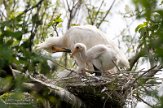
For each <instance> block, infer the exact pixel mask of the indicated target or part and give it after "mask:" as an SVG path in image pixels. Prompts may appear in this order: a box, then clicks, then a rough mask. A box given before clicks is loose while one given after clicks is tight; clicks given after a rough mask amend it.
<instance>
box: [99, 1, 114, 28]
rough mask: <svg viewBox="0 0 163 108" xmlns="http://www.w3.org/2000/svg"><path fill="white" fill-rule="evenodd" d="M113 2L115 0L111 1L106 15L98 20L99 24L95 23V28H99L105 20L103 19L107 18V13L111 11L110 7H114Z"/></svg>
mask: <svg viewBox="0 0 163 108" xmlns="http://www.w3.org/2000/svg"><path fill="white" fill-rule="evenodd" d="M115 1H116V0H113V2H112V4H111V6H110V7H109V9H108V10H107V12H106V14H105V16H104V17H103V18H102V19H101V20H100V22H99V23H97V24H96V26H97V28H99V27H100V25H101V24H102V23H103V21H104V20H105V18H106V17H107V16H108V14H109V12H110V11H111V9H112V7H113V5H114V3H115Z"/></svg>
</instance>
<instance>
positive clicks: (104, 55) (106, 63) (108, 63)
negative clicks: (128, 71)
mask: <svg viewBox="0 0 163 108" xmlns="http://www.w3.org/2000/svg"><path fill="white" fill-rule="evenodd" d="M76 54H78V55H80V59H81V60H82V62H83V63H82V64H80V65H79V69H80V71H81V72H84V70H85V68H86V64H87V63H91V64H92V65H94V66H95V67H96V68H97V69H98V70H100V72H102V73H105V72H106V71H107V70H110V69H113V68H114V67H115V66H116V65H117V66H120V67H122V68H123V67H128V62H126V61H122V60H123V59H120V57H119V54H117V52H116V50H115V49H113V48H111V47H110V46H106V45H103V44H98V45H95V46H93V47H92V48H90V49H88V50H87V48H86V46H85V45H84V44H83V43H76V44H75V45H74V49H73V50H72V55H71V56H74V55H76Z"/></svg>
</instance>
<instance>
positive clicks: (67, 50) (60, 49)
mask: <svg viewBox="0 0 163 108" xmlns="http://www.w3.org/2000/svg"><path fill="white" fill-rule="evenodd" d="M52 51H53V53H55V52H67V53H71V50H70V49H67V48H60V47H52Z"/></svg>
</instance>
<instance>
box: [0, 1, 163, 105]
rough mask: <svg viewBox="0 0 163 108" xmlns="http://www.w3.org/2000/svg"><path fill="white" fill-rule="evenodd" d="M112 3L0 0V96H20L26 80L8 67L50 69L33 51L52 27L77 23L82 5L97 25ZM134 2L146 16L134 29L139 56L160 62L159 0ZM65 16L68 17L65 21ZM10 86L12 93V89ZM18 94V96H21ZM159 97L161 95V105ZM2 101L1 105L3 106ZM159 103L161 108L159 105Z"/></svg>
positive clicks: (161, 21) (138, 12)
mask: <svg viewBox="0 0 163 108" xmlns="http://www.w3.org/2000/svg"><path fill="white" fill-rule="evenodd" d="M114 3H115V0H113V2H112V4H111V6H110V7H109V8H107V10H104V9H103V7H107V6H106V2H105V1H104V0H101V1H100V6H98V7H97V6H94V5H92V4H91V3H89V2H88V1H86V0H85V1H84V0H73V1H71V0H65V3H62V1H60V0H55V1H54V0H32V1H30V0H24V1H22V0H3V2H2V1H0V77H1V79H0V80H1V82H2V83H0V88H1V89H2V92H1V91H0V94H1V96H0V99H4V98H5V99H6V98H8V97H12V95H13V94H16V91H17V90H18V91H19V90H20V91H19V92H20V94H21V96H23V93H22V91H21V90H22V88H21V87H20V85H21V84H22V83H23V82H27V81H28V80H27V79H26V78H16V79H15V78H13V76H14V75H13V73H12V70H11V68H12V69H15V70H18V71H20V72H21V74H23V73H28V74H32V75H33V74H36V73H42V74H44V75H47V74H49V72H50V71H53V70H52V69H51V68H50V67H49V65H48V64H47V58H45V57H44V56H41V54H40V52H39V51H35V49H34V45H35V44H37V43H39V42H41V41H43V40H44V39H45V38H46V37H48V35H50V34H54V31H55V33H56V34H57V36H59V35H60V34H61V32H60V33H59V32H58V31H59V30H58V29H60V28H62V29H65V28H64V27H66V29H68V28H69V27H70V26H73V25H80V24H79V23H77V22H75V19H80V18H77V17H79V16H80V15H79V14H80V9H82V6H85V8H86V9H87V16H86V18H87V22H86V23H88V24H92V25H95V26H97V27H98V28H99V27H100V25H101V24H102V23H103V22H107V21H108V20H107V19H106V17H107V15H108V14H109V13H110V11H111V8H112V6H113V5H114ZM133 3H134V4H135V7H136V11H135V12H136V18H137V19H145V21H144V22H143V23H141V24H139V25H137V27H136V29H135V32H138V33H139V34H140V36H139V43H138V44H139V47H138V48H137V49H139V50H141V49H143V51H144V53H143V54H141V57H147V58H148V59H149V61H150V64H151V67H153V66H155V65H156V64H161V65H162V59H163V52H162V50H163V47H162V46H163V19H162V18H163V10H162V9H159V8H158V7H159V5H162V2H161V1H159V0H158V1H157V0H133ZM62 4H64V5H62ZM63 8H64V10H66V15H65V16H63V13H62V12H63V11H62V9H63ZM66 18H67V19H66ZM64 20H67V22H66V24H65V22H64ZM80 23H82V22H80ZM66 25H67V26H66ZM128 36H130V35H128ZM135 55H136V54H135ZM139 58H140V57H139ZM160 58H161V59H160ZM67 59H69V58H67ZM60 61H61V62H60V64H62V62H63V61H66V59H64V58H63V57H62V58H61V59H60ZM68 64H69V65H72V64H73V62H72V61H70V62H69V63H68ZM134 64H136V63H134ZM55 65H56V64H55ZM62 68H63V67H62ZM55 69H56V68H55ZM50 74H51V73H50ZM141 85H145V84H144V83H142V84H141ZM113 87H114V85H113ZM3 90H4V92H3ZM12 90H14V93H11V91H12ZM47 92H48V91H47ZM43 94H48V93H43ZM14 96H15V95H14ZM21 96H20V97H19V96H18V98H22V97H21ZM23 98H24V97H23ZM35 100H36V103H39V102H40V103H41V102H42V101H44V97H41V96H35ZM162 100H163V99H162V97H161V98H160V102H161V105H162V103H163V102H162ZM50 101H53V103H57V101H56V99H55V98H54V97H50ZM1 103H2V102H1ZM1 103H0V105H1V106H0V107H2V106H3V103H2V104H1ZM4 107H5V106H4ZM159 107H160V108H161V106H158V108H159Z"/></svg>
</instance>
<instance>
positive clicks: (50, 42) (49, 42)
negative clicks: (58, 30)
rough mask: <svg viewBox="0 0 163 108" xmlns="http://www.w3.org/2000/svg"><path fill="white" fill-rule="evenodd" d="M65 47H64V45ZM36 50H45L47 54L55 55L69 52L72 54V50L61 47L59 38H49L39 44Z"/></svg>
mask: <svg viewBox="0 0 163 108" xmlns="http://www.w3.org/2000/svg"><path fill="white" fill-rule="evenodd" d="M63 46H64V45H63ZM36 49H44V50H46V51H47V52H50V53H55V52H68V53H70V52H71V50H70V49H67V48H65V47H62V45H60V38H59V37H49V38H47V39H46V40H45V41H44V42H42V43H40V44H38V45H37V46H36Z"/></svg>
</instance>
